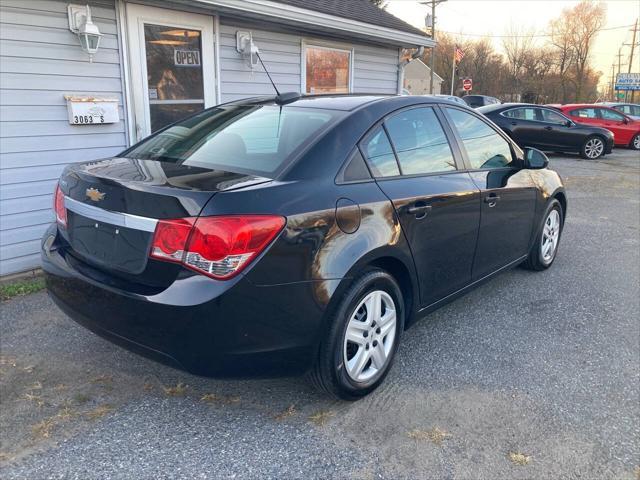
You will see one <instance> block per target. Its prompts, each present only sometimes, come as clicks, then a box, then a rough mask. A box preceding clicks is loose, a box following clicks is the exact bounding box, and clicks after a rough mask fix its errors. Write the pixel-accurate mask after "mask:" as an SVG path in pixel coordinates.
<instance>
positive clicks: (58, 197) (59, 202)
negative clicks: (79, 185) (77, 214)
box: [53, 185, 67, 227]
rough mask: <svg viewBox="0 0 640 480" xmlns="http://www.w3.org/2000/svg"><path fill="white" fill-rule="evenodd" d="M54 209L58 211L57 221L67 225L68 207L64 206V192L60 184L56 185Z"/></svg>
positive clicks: (64, 225)
mask: <svg viewBox="0 0 640 480" xmlns="http://www.w3.org/2000/svg"><path fill="white" fill-rule="evenodd" d="M53 211H54V212H56V221H57V222H58V223H59V224H60V225H61V226H63V227H66V226H67V209H66V208H65V206H64V193H62V190H60V185H56V193H55V194H54V195H53Z"/></svg>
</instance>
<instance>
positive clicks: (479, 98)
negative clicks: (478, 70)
mask: <svg viewBox="0 0 640 480" xmlns="http://www.w3.org/2000/svg"><path fill="white" fill-rule="evenodd" d="M462 100H464V102H465V103H466V104H467V105H469V106H470V107H471V108H479V107H484V106H486V105H495V104H499V103H500V100H498V99H497V98H496V97H490V96H488V95H465V96H464V97H462Z"/></svg>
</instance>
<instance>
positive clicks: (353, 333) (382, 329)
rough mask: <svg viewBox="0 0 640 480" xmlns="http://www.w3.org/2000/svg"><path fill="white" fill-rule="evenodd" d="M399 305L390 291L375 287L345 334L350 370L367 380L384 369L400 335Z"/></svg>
mask: <svg viewBox="0 0 640 480" xmlns="http://www.w3.org/2000/svg"><path fill="white" fill-rule="evenodd" d="M396 320H397V318H396V305H395V303H394V301H393V299H392V298H391V295H389V294H388V293H387V292H385V291H383V290H374V291H373V292H371V293H369V294H367V296H365V297H364V298H363V299H362V300H361V301H360V303H359V304H358V306H357V307H356V308H355V310H354V311H353V314H352V315H351V318H350V319H349V323H348V325H347V331H346V334H345V338H344V349H343V350H344V353H343V355H344V363H345V367H346V371H347V374H348V375H349V377H350V378H351V379H352V380H354V381H356V382H366V381H368V380H370V379H371V378H373V377H374V376H376V374H378V373H379V372H383V371H384V369H385V367H386V366H387V363H388V362H389V360H390V356H391V353H392V350H393V345H394V342H395V339H396V323H397V322H396Z"/></svg>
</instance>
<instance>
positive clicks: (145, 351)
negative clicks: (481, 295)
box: [42, 227, 323, 377]
mask: <svg viewBox="0 0 640 480" xmlns="http://www.w3.org/2000/svg"><path fill="white" fill-rule="evenodd" d="M55 231H56V230H55V227H53V228H52V229H50V230H49V231H48V232H47V234H45V237H44V238H45V239H47V238H48V237H49V236H50V235H52V234H53V235H55ZM45 241H46V240H45ZM43 245H44V242H43ZM42 267H43V270H44V272H45V278H46V284H47V290H48V292H49V295H50V296H51V298H52V299H53V300H54V302H55V303H56V304H57V305H58V306H59V307H60V308H61V310H63V311H64V312H65V313H66V314H67V315H68V316H69V317H71V318H72V319H73V320H75V321H76V322H77V323H79V324H81V325H83V326H85V327H87V328H88V329H90V330H91V331H93V332H95V333H96V334H98V335H100V336H102V337H104V338H106V339H108V340H110V341H112V342H113V343H116V344H119V345H121V346H123V347H124V348H126V349H128V350H131V351H134V352H136V353H139V354H141V355H144V356H146V357H149V358H152V359H154V360H157V361H160V362H162V363H165V364H169V365H171V366H174V367H176V368H180V369H184V370H186V371H189V372H191V373H194V374H198V375H205V376H218V377H229V376H231V377H249V376H251V377H254V376H278V375H289V374H299V373H303V372H305V371H306V370H307V369H308V368H309V367H310V366H311V364H312V362H313V359H314V358H315V352H316V351H317V345H318V343H319V335H320V331H321V322H322V318H323V310H322V308H321V307H320V306H319V303H318V302H316V301H314V282H299V283H291V284H285V285H275V286H256V285H254V284H252V283H251V282H250V281H249V280H248V279H246V278H245V277H243V276H239V277H237V278H235V279H233V280H230V281H227V282H219V281H216V280H212V279H209V278H207V277H204V276H200V275H190V276H185V277H183V278H180V277H179V278H178V279H176V280H175V281H174V282H173V283H172V284H171V285H170V286H169V287H168V288H167V289H166V290H164V291H163V292H161V293H159V294H156V295H148V296H145V295H140V294H134V293H131V292H128V291H123V290H119V289H117V288H114V287H111V286H108V285H106V284H104V283H99V282H96V281H94V279H92V278H89V277H87V276H86V275H84V274H83V273H81V272H79V271H78V270H77V269H75V268H74V267H73V266H72V265H71V264H70V263H69V262H68V261H67V259H66V258H65V252H64V251H63V250H59V249H58V250H56V249H55V243H54V248H52V249H49V248H46V247H44V248H43V250H42Z"/></svg>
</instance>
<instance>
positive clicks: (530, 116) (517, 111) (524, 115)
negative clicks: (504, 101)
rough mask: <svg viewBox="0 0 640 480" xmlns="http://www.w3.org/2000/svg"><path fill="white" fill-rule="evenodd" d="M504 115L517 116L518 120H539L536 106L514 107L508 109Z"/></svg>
mask: <svg viewBox="0 0 640 480" xmlns="http://www.w3.org/2000/svg"><path fill="white" fill-rule="evenodd" d="M502 115H504V116H505V117H509V118H517V119H518V120H538V118H536V109H535V108H514V109H512V110H507V111H506V112H504V113H503V114H502Z"/></svg>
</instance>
